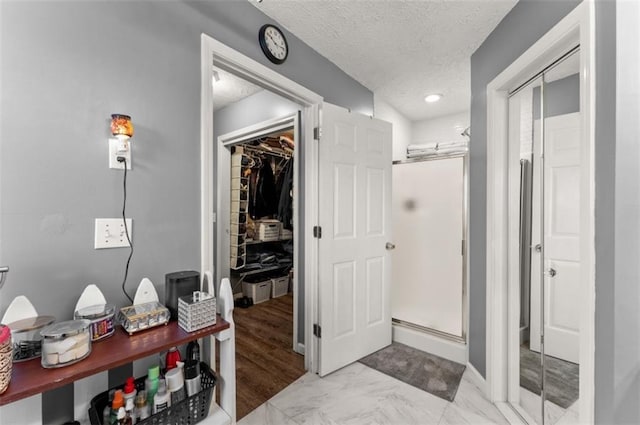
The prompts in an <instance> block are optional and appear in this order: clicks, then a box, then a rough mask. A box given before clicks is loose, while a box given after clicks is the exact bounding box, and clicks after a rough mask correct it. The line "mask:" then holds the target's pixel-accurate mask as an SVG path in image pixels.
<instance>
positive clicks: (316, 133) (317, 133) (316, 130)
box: [313, 127, 322, 140]
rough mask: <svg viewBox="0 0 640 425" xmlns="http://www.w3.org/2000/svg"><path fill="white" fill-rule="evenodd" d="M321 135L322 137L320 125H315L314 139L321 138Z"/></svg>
mask: <svg viewBox="0 0 640 425" xmlns="http://www.w3.org/2000/svg"><path fill="white" fill-rule="evenodd" d="M320 137H322V131H321V130H320V127H314V128H313V139H314V140H320Z"/></svg>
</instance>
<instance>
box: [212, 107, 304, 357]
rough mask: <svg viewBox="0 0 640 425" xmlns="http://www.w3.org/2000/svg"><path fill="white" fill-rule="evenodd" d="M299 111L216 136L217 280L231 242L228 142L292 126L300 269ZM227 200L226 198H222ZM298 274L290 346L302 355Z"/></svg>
mask: <svg viewBox="0 0 640 425" xmlns="http://www.w3.org/2000/svg"><path fill="white" fill-rule="evenodd" d="M298 114H299V113H298V112H296V113H294V114H288V115H285V116H283V117H280V118H274V119H270V120H267V121H263V122H260V123H257V124H253V125H250V126H248V127H244V128H241V129H238V130H235V131H232V132H230V133H227V134H223V135H221V136H218V139H217V141H216V142H217V145H218V146H217V148H216V149H217V152H218V155H217V161H216V163H217V164H216V170H217V176H218V178H217V181H216V182H217V190H216V194H217V196H216V211H217V212H218V217H217V235H218V236H217V239H218V242H219V244H218V247H217V249H216V264H217V266H218V270H217V273H216V274H215V275H214V276H215V280H216V282H220V281H222V279H223V278H225V277H230V276H229V274H230V271H229V270H230V269H231V267H230V254H231V250H230V248H229V247H230V245H231V239H230V234H229V232H228V228H227V226H228V225H229V222H230V217H231V208H230V205H229V202H228V200H229V199H231V149H230V148H231V146H235V145H237V144H239V143H244V142H248V141H251V140H255V139H257V138H259V137H264V136H266V135H269V134H272V133H274V132H277V131H285V130H287V129H290V128H293V129H295V130H298V132H297V133H296V134H294V140H295V143H296V145H298V146H296V148H295V149H294V150H293V156H292V157H291V158H292V159H293V161H294V169H293V200H294V201H293V223H294V226H293V270H300V267H299V264H300V236H299V234H300V230H299V229H300V224H301V221H300V208H299V206H300V202H299V200H300V186H299V184H298V183H299V181H300V175H299V173H298V167H297V166H296V164H298V161H300V148H299V146H300V145H299V143H300V137H299V134H300V132H299V131H300V120H299V118H298ZM225 200H226V202H225ZM300 281H301V279H300V276H299V274H295V275H294V278H293V282H292V287H293V336H292V340H293V341H292V349H293V351H295V352H296V353H298V354H302V355H305V352H304V346H303V345H302V344H299V343H298V291H299V289H298V288H299V286H298V285H299V284H300Z"/></svg>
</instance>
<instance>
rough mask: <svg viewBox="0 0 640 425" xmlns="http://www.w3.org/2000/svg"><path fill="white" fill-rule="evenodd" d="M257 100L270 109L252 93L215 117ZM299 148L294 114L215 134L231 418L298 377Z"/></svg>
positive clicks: (302, 369)
mask: <svg viewBox="0 0 640 425" xmlns="http://www.w3.org/2000/svg"><path fill="white" fill-rule="evenodd" d="M214 95H215V88H214ZM263 95H268V96H269V97H270V102H269V104H270V105H272V106H274V105H275V104H276V103H275V102H276V101H278V99H277V98H275V97H273V96H274V95H273V94H271V93H262V94H261V93H258V94H256V95H253V96H250V97H248V98H245V99H244V100H241V101H239V102H237V103H235V104H232V105H229V106H228V107H227V108H224V109H222V110H219V111H218V115H219V116H221V117H223V118H224V119H228V118H229V110H230V109H231V110H233V109H234V108H237V109H239V110H241V111H243V114H244V115H245V116H246V112H247V111H249V110H251V109H252V108H251V107H250V106H249V105H250V104H251V103H256V102H258V103H260V99H261V98H260V96H263ZM256 96H258V98H256ZM280 100H281V101H282V99H280ZM281 106H287V105H281ZM288 106H290V107H292V108H293V107H297V106H296V105H288ZM248 119H251V118H248ZM301 144H302V143H301V140H300V137H299V114H298V113H296V114H294V115H289V116H286V117H283V118H277V119H274V120H269V121H266V122H262V123H257V124H255V125H252V126H248V127H243V128H241V129H238V130H236V131H234V132H231V133H228V134H225V135H221V136H219V137H218V167H217V170H218V172H217V177H218V178H217V181H218V196H217V199H218V202H217V205H218V207H217V211H218V223H219V226H218V229H219V232H218V238H217V242H218V243H217V248H216V250H217V258H218V270H220V272H221V274H222V276H223V277H229V278H230V281H231V284H232V290H233V292H234V297H235V298H236V309H235V314H234V316H235V325H236V366H237V372H236V375H237V380H238V383H237V417H238V419H240V418H242V417H243V416H245V415H246V414H248V413H249V412H251V411H253V410H254V409H255V408H257V407H258V406H260V405H261V404H263V403H264V402H266V401H267V400H268V399H270V398H271V397H273V396H275V395H276V394H277V393H278V392H280V391H281V390H282V389H284V388H285V387H286V386H288V385H289V384H291V383H293V382H294V381H295V380H296V379H297V378H299V377H300V376H302V375H303V374H304V373H305V367H304V344H303V343H301V342H300V339H299V335H298V329H299V328H300V327H299V326H298V322H299V319H298V317H299V315H298V312H299V311H300V309H299V308H298V302H299V301H303V298H302V297H301V296H300V295H299V292H300V285H299V282H300V279H299V277H298V276H297V273H296V272H295V270H296V266H297V265H298V264H299V254H300V250H299V248H298V247H299V246H300V236H299V232H298V227H299V223H300V208H299V202H298V181H299V179H298V176H299V173H298V168H297V158H298V155H297V152H298V151H299V150H300V149H299V146H300V145H301ZM301 317H303V316H301Z"/></svg>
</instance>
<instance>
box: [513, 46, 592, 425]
mask: <svg viewBox="0 0 640 425" xmlns="http://www.w3.org/2000/svg"><path fill="white" fill-rule="evenodd" d="M579 87H580V81H579V53H577V52H576V53H573V54H571V55H568V56H567V57H566V58H565V59H564V60H562V61H561V62H559V63H557V64H556V65H554V66H553V67H552V68H550V69H548V70H546V71H545V72H544V73H542V74H541V75H540V76H539V77H538V78H536V79H535V80H533V81H531V82H530V83H529V84H528V85H526V86H524V87H522V88H520V89H519V90H518V91H517V92H516V93H514V94H513V95H512V96H511V97H510V100H509V114H510V117H509V123H510V134H509V137H510V146H512V147H513V148H516V149H518V150H519V158H518V160H519V164H512V166H514V167H515V166H518V167H519V175H520V181H519V189H518V192H519V193H518V195H519V205H520V210H519V211H518V213H517V214H515V213H512V215H511V218H512V219H514V220H518V223H519V233H518V238H519V240H518V246H519V252H518V265H519V276H520V282H518V285H513V286H512V288H513V290H517V291H518V294H519V296H518V299H519V302H520V305H519V306H518V307H519V313H520V314H519V323H518V324H517V325H518V326H511V327H510V329H514V330H515V329H517V332H518V337H517V340H518V341H519V347H517V351H518V353H517V357H516V358H517V359H518V361H517V362H514V363H515V364H513V365H512V368H513V369H515V370H518V372H517V373H518V374H519V379H518V382H519V388H518V391H517V397H516V399H517V407H516V408H517V410H518V412H519V413H520V414H521V416H523V418H524V419H525V420H526V421H527V422H529V423H535V424H541V425H542V424H544V425H555V424H571V423H577V421H578V407H577V406H578V399H579V392H578V391H579V365H578V362H579V351H580V346H579V339H580V332H579V320H580V304H581V303H580V299H579V297H580V294H581V288H580V273H581V271H580V270H581V249H580V214H581V210H582V209H583V208H584V206H583V205H582V203H581V202H582V201H581V199H582V198H583V197H581V196H580V192H581V186H582V182H581V167H582V166H583V165H584V164H582V163H581V158H582V155H581V149H580V148H581V131H580V90H579ZM541 118H542V119H541ZM510 349H511V350H516V348H515V347H511V348H510ZM513 355H514V356H516V354H513ZM543 359H544V361H543ZM516 364H517V367H515V366H516ZM515 370H514V371H513V372H514V373H515ZM543 399H544V400H545V402H544V403H542V400H543ZM513 402H514V400H512V403H513Z"/></svg>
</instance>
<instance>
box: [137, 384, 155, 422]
mask: <svg viewBox="0 0 640 425" xmlns="http://www.w3.org/2000/svg"><path fill="white" fill-rule="evenodd" d="M149 416H151V408H150V406H149V404H147V395H146V394H145V392H144V391H140V392H139V393H138V395H137V396H136V408H135V410H134V417H135V423H138V422H140V421H143V420H145V419H147V418H148V417H149Z"/></svg>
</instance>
